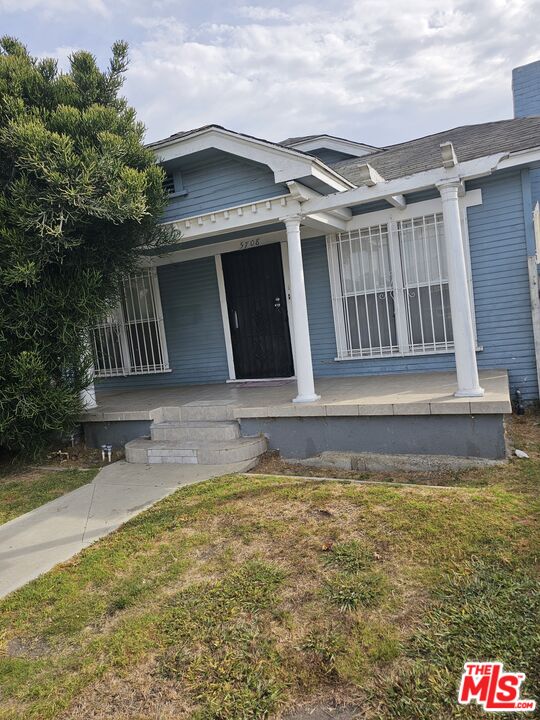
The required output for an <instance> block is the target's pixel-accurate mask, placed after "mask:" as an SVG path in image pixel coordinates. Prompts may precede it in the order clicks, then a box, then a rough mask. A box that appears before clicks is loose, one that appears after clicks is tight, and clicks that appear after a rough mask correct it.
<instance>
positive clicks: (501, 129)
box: [331, 116, 540, 184]
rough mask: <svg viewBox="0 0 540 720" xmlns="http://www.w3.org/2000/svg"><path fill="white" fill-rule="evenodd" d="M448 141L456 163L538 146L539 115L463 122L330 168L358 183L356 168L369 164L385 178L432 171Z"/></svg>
mask: <svg viewBox="0 0 540 720" xmlns="http://www.w3.org/2000/svg"><path fill="white" fill-rule="evenodd" d="M448 141H450V142H451V143H452V144H453V146H454V150H455V151H456V155H457V159H458V162H464V161H466V160H474V159H475V158H479V157H483V156H485V155H493V154H495V153H498V152H518V151H520V150H527V149H529V148H533V147H538V146H540V116H534V117H527V118H515V119H513V120H499V121H496V122H489V123H482V124H479V125H463V126H462V127H457V128H453V129H452V130H445V131H444V132H440V133H435V134H434V135H427V136H426V137H423V138H418V139H417V140H409V141H407V142H403V143H398V144H397V145H391V146H389V147H387V148H384V149H383V150H380V151H376V152H373V153H369V154H367V155H363V156H362V157H361V158H355V159H354V160H340V161H339V162H337V163H331V167H333V168H334V170H336V171H337V172H338V173H340V174H341V175H343V176H344V177H346V178H347V179H348V180H350V181H351V182H354V183H357V184H358V183H360V174H359V172H358V168H359V166H360V165H363V164H365V163H369V164H370V165H371V166H372V167H374V168H375V170H377V172H378V173H379V174H380V175H382V177H383V178H384V179H385V180H395V179H396V178H399V177H404V176H406V175H412V174H414V173H417V172H422V171H424V170H431V169H433V168H436V167H440V166H441V165H442V160H441V148H440V146H441V143H443V142H448Z"/></svg>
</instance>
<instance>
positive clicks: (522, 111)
mask: <svg viewBox="0 0 540 720" xmlns="http://www.w3.org/2000/svg"><path fill="white" fill-rule="evenodd" d="M512 94H513V96H514V117H517V118H518V117H529V116H530V115H540V60H536V61H535V62H532V63H529V64H528V65H522V66H521V67H517V68H514V69H513V70H512Z"/></svg>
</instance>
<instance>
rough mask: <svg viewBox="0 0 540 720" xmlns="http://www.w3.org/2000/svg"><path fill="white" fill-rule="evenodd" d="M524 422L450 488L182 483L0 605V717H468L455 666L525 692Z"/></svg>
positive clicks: (531, 597)
mask: <svg viewBox="0 0 540 720" xmlns="http://www.w3.org/2000/svg"><path fill="white" fill-rule="evenodd" d="M538 420H539V418H538V417H536V418H535V417H529V418H528V419H527V420H523V421H522V420H515V421H514V422H513V424H512V432H513V434H514V437H515V438H516V439H517V441H518V443H519V445H518V446H519V447H521V448H522V449H524V450H527V452H528V453H529V455H530V456H531V458H530V459H529V460H513V461H512V462H511V463H510V464H509V465H508V466H506V467H497V468H490V469H488V470H484V471H474V472H471V473H465V474H464V475H462V476H461V477H460V484H459V486H457V487H456V486H453V487H439V488H431V487H422V486H409V487H407V486H394V487H392V486H389V485H369V486H368V485H358V484H351V483H346V482H324V481H322V482H321V481H310V480H303V479H300V478H283V477H275V476H268V477H262V478H254V477H249V476H230V477H223V478H220V479H218V480H214V481H209V482H206V483H203V484H200V485H195V486H191V487H186V488H183V489H181V490H179V491H178V492H176V493H175V494H174V495H172V496H171V497H169V498H167V499H166V500H164V501H162V502H161V503H159V504H158V505H156V506H155V507H154V508H152V509H150V510H149V511H147V512H145V513H143V514H141V515H139V516H138V517H137V518H135V519H133V520H132V521H130V522H129V523H128V524H127V525H125V526H123V527H122V528H121V529H120V530H119V531H117V532H116V533H114V534H112V535H110V536H109V537H107V538H104V539H102V540H101V541H100V542H99V543H97V544H96V545H94V546H93V547H92V548H89V549H88V550H86V551H84V552H83V553H81V554H80V555H79V556H77V557H76V558H74V559H73V560H72V561H71V562H69V563H66V564H64V565H63V566H61V567H59V568H58V569H56V570H54V571H52V572H50V573H48V574H47V575H45V576H44V577H42V578H40V579H38V580H36V581H34V582H33V583H31V584H30V585H28V586H27V587H25V588H23V589H21V590H19V591H18V592H16V593H15V594H13V595H12V596H10V597H9V598H7V599H6V600H4V601H3V603H2V604H1V605H0V614H1V615H0V617H1V620H0V638H1V643H2V647H3V654H2V655H1V656H0V718H4V719H7V718H10V719H11V720H15V719H20V720H22V719H23V718H24V720H26V719H29V718H39V719H40V720H46V719H47V718H62V719H63V720H68V719H70V720H73V719H75V718H77V719H81V720H82V719H83V718H84V719H85V720H91V719H97V718H102V719H105V718H107V719H108V720H120V719H122V720H127V719H131V720H135V718H137V720H142V719H144V720H158V718H159V720H172V719H173V718H175V719H184V718H186V719H187V718H194V719H198V720H210V719H215V720H243V719H246V720H247V719H250V718H252V719H254V720H255V719H258V718H267V717H269V718H278V717H290V718H308V717H310V713H311V711H312V710H314V709H317V708H325V707H329V706H332V705H336V704H343V705H344V706H345V707H346V708H348V712H344V713H343V714H342V715H341V716H340V717H342V718H346V717H347V718H348V717H351V718H352V717H357V716H358V717H360V716H361V717H362V718H368V719H369V720H390V719H391V718H395V719H396V720H397V719H398V718H399V719H400V720H422V719H425V720H428V719H429V720H432V719H434V718H437V720H444V719H445V718H453V717H471V718H474V717H476V718H479V717H481V716H482V713H481V712H479V709H478V708H477V707H472V706H471V707H469V708H464V707H459V706H458V705H457V703H456V697H457V686H458V684H459V678H460V675H461V672H462V666H463V663H464V662H465V661H466V660H468V659H472V660H480V659H488V660H489V659H493V660H501V661H503V662H504V663H505V664H506V665H507V667H508V668H509V669H511V670H516V671H522V672H525V673H526V674H527V678H528V679H527V682H526V683H525V685H524V687H523V692H522V695H523V696H524V697H536V698H537V699H540V686H539V684H538V683H539V680H540V661H539V658H540V625H539V623H538V617H540V585H539V582H538V574H537V570H538V565H537V563H538V554H539V549H540V542H539V539H540V538H539V535H540V531H539V523H538V516H539V510H540V505H539V500H538V484H539V482H540V432H539V427H538ZM449 481H451V482H452V483H455V478H449ZM467 481H469V483H470V486H468V485H467ZM299 708H304V709H303V710H301V709H299ZM321 716H322V715H319V716H318V717H321ZM313 717H317V716H316V715H313ZM499 717H501V715H499ZM503 717H504V716H503Z"/></svg>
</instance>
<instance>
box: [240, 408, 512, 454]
mask: <svg viewBox="0 0 540 720" xmlns="http://www.w3.org/2000/svg"><path fill="white" fill-rule="evenodd" d="M241 427H242V435H256V434H257V433H259V432H262V433H264V434H265V435H266V436H267V437H268V442H269V446H270V448H271V449H273V450H279V451H280V453H281V455H282V456H283V457H289V458H306V457H312V456H314V455H318V454H319V453H321V452H324V451H325V450H334V451H349V452H372V453H394V454H397V455H399V454H409V453H410V454H419V455H457V456H459V457H482V458H491V459H497V458H504V457H505V454H506V447H505V439H504V422H503V416H502V415H476V416H473V415H428V416H425V415H414V416H399V417H397V416H388V417H386V416H372V417H354V418H353V417H335V418H324V417H305V418H287V417H283V418H249V419H247V418H246V419H244V420H242V421H241Z"/></svg>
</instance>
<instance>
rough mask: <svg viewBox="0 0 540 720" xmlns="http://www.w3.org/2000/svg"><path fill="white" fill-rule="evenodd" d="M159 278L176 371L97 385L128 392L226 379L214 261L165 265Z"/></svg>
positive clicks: (171, 354)
mask: <svg viewBox="0 0 540 720" xmlns="http://www.w3.org/2000/svg"><path fill="white" fill-rule="evenodd" d="M158 278H159V287H160V292H161V304H162V307H163V318H164V323H165V333H166V336H167V348H168V351H169V365H170V367H171V369H172V372H169V373H159V374H156V375H131V376H129V377H125V378H122V377H121V378H108V379H106V380H101V381H100V382H99V387H103V388H107V389H109V388H111V389H112V388H119V389H127V388H136V387H138V388H142V387H155V386H158V385H186V384H198V383H212V382H225V380H227V379H228V377H229V372H228V367H227V354H226V350H225V337H224V334H223V323H222V320H221V307H220V303H219V291H218V285H217V277H216V267H215V260H214V258H213V257H208V258H202V259H200V260H189V261H187V262H182V263H175V264H174V265H163V266H161V267H160V268H158Z"/></svg>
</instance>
